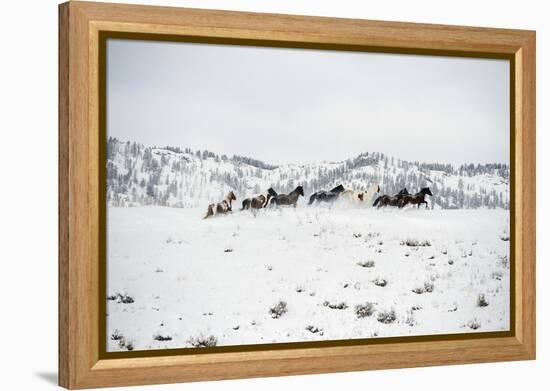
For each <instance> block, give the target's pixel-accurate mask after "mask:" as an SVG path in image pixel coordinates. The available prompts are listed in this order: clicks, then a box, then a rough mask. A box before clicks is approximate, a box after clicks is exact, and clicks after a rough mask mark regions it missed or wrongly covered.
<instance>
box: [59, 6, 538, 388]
mask: <svg viewBox="0 0 550 391" xmlns="http://www.w3.org/2000/svg"><path fill="white" fill-rule="evenodd" d="M104 31H110V32H120V33H145V34H158V35H159V36H160V35H163V36H191V37H198V38H204V39H234V40H251V41H252V42H261V43H262V44H264V45H267V46H272V45H282V46H294V45H297V46H307V45H312V46H315V47H320V48H323V47H327V48H331V47H335V46H338V45H340V46H341V47H346V48H350V50H365V51H367V50H370V51H377V52H398V53H409V52H410V53H421V54H422V53H426V54H442V55H445V54H446V53H451V54H452V55H464V56H475V57H487V56H489V57H494V56H497V57H498V56H502V58H509V59H510V61H511V62H513V64H514V68H513V69H514V72H513V74H512V75H511V82H512V83H511V85H510V88H511V98H512V101H513V102H514V106H513V107H514V109H515V110H513V112H512V113H511V121H512V122H511V126H510V128H511V133H512V135H513V138H512V140H513V141H514V142H513V145H511V149H512V150H513V151H515V153H512V158H513V160H511V168H512V172H513V178H514V179H513V180H512V183H511V190H512V191H511V195H512V201H513V202H512V204H513V205H512V206H513V207H512V208H511V220H512V221H515V225H514V226H513V227H514V230H513V231H511V236H513V239H514V240H513V245H512V246H511V257H513V258H514V272H513V273H512V279H513V281H512V283H511V289H513V294H512V295H511V296H513V297H514V300H515V302H514V308H513V309H514V311H513V313H512V320H513V322H512V323H511V324H512V326H513V330H512V331H511V333H510V335H509V336H506V337H498V338H497V337H489V336H488V337H481V338H476V339H460V338H457V339H438V340H434V341H424V340H416V341H412V342H411V341H397V342H394V341H392V342H388V343H373V344H361V345H354V346H329V347H304V348H293V349H276V350H258V351H232V352H224V353H203V354H186V355H171V356H158V357H125V358H116V359H112V358H109V359H105V358H102V357H101V354H100V349H99V344H100V336H101V335H102V334H101V333H100V330H99V327H98V324H100V323H99V321H100V318H99V317H100V316H102V315H101V314H100V306H99V304H98V300H97V298H98V297H99V289H100V282H99V279H100V278H99V271H100V268H99V261H98V259H99V248H100V247H99V245H98V244H99V243H100V240H101V239H100V227H99V217H98V216H99V211H100V208H101V205H100V202H99V194H100V189H101V187H100V184H99V178H100V176H99V175H100V162H101V161H102V160H101V159H100V157H101V154H100V151H102V150H103V147H102V146H101V145H99V141H98V140H100V138H99V136H98V135H99V132H100V120H101V119H100V115H104V114H101V113H100V110H99V108H100V101H99V87H98V86H99V69H98V67H99V65H98V64H99V61H98V58H99V57H98V56H99V50H100V48H99V39H100V38H99V37H100V32H104ZM535 201H536V200H535V32H533V31H525V30H509V29H494V28H478V27H459V26H444V25H432V24H416V23H396V22H383V21H370V20H355V19H337V18H325V17H310V16H291V15H275V14H259V13H245V12H229V11H214V10H198V9H184V8H171V7H151V6H138V5H120V4H106V3H91V2H90V3H89V2H78V1H75V2H73V1H71V2H68V3H64V4H61V5H60V6H59V384H60V385H61V386H63V387H66V388H70V389H76V388H93V387H105V386H124V385H141V384H158V383H175V382H186V381H200V380H216V379H235V378H245V377H261V376H281V375H297V374H313V373H327V372H341V371H360V370H371V369H386V368H402V367H416V366H431V365H448V364H464V363H479V362H491V361H508V360H528V359H534V358H535V350H536V349H535V346H536V343H535ZM388 341H390V340H388Z"/></svg>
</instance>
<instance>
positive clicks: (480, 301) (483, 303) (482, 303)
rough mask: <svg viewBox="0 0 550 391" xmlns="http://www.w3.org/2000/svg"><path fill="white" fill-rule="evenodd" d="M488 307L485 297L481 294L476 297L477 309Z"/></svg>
mask: <svg viewBox="0 0 550 391" xmlns="http://www.w3.org/2000/svg"><path fill="white" fill-rule="evenodd" d="M488 305H489V302H488V301H487V299H486V298H485V295H484V294H483V293H480V294H479V295H478V296H477V306H478V307H487V306H488Z"/></svg>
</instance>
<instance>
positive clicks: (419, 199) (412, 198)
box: [398, 187, 433, 208]
mask: <svg viewBox="0 0 550 391" xmlns="http://www.w3.org/2000/svg"><path fill="white" fill-rule="evenodd" d="M427 195H429V196H433V194H432V192H431V190H430V188H429V187H424V188H422V189H420V191H419V192H418V193H416V194H414V195H411V194H408V195H404V196H403V197H402V198H401V199H400V200H399V204H398V206H399V208H403V207H404V206H405V205H407V204H413V205H418V208H420V205H422V204H426V208H428V201H426V200H425V199H424V198H425V197H426V196H427Z"/></svg>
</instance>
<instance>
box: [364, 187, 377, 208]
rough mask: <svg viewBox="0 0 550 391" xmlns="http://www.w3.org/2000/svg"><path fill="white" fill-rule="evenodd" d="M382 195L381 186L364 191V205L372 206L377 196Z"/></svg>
mask: <svg viewBox="0 0 550 391" xmlns="http://www.w3.org/2000/svg"><path fill="white" fill-rule="evenodd" d="M378 193H380V186H379V185H373V186H371V187H369V188H368V189H367V190H365V191H364V194H363V203H364V204H365V205H366V206H367V207H371V206H372V201H373V200H374V198H375V197H376V196H377V194H378Z"/></svg>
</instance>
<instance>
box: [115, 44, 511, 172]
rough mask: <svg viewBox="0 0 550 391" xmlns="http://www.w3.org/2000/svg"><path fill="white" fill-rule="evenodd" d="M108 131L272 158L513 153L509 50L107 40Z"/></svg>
mask: <svg viewBox="0 0 550 391" xmlns="http://www.w3.org/2000/svg"><path fill="white" fill-rule="evenodd" d="M107 64H108V65H107V132H108V135H109V136H114V137H118V138H120V139H122V140H131V141H139V142H141V143H144V144H146V145H158V146H164V145H173V146H180V147H190V148H192V149H201V150H202V149H208V150H211V151H213V152H217V153H220V154H222V153H225V154H228V155H232V154H239V155H246V156H250V157H254V158H257V159H261V160H264V161H266V162H269V163H274V164H281V163H304V162H315V161H323V160H327V161H336V160H342V159H346V158H350V157H354V156H356V155H358V154H359V153H362V152H366V151H378V152H384V153H386V154H389V155H392V156H395V157H397V158H401V159H406V160H419V161H426V162H441V163H452V164H460V163H464V162H472V163H485V162H501V163H509V63H508V61H504V60H485V59H467V58H452V57H433V56H411V55H393V54H375V53H356V52H355V53H351V52H337V51H318V50H305V49H279V48H258V47H245V46H224V45H205V44H189V43H166V42H146V41H132V40H109V42H108V46H107Z"/></svg>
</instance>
